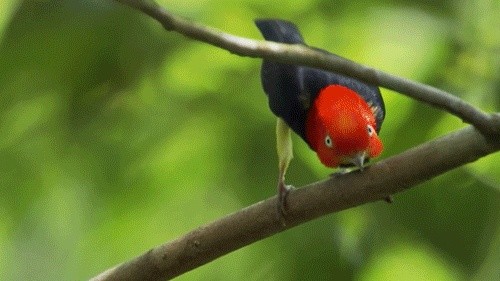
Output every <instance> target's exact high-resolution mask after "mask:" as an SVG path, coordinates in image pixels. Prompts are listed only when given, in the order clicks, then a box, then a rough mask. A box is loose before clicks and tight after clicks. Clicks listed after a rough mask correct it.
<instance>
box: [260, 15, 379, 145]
mask: <svg viewBox="0 0 500 281" xmlns="http://www.w3.org/2000/svg"><path fill="white" fill-rule="evenodd" d="M255 23H256V25H257V27H258V28H259V30H260V31H261V33H262V35H263V36H264V38H265V39H266V40H268V41H274V42H279V43H286V44H302V45H306V44H305V43H304V40H303V38H302V36H301V35H300V32H299V30H298V29H297V27H296V26H295V25H294V24H293V23H291V22H288V21H282V20H272V19H270V20H256V21H255ZM320 51H322V52H326V51H323V50H320ZM326 53H327V52H326ZM261 80H262V86H263V88H264V91H265V92H266V94H267V96H268V98H269V107H270V108H271V111H272V112H273V113H274V114H275V115H276V116H279V117H281V118H282V119H283V120H285V122H286V123H287V124H288V126H290V128H292V130H293V131H294V132H295V133H296V134H298V135H299V136H300V137H301V138H302V139H303V140H304V141H305V142H306V143H307V139H306V134H305V124H306V118H307V111H308V109H309V105H310V103H311V102H312V101H314V99H315V98H316V97H317V95H318V93H319V91H320V90H321V89H323V88H325V87H326V86H328V85H332V84H333V85H342V86H345V87H348V88H350V89H352V90H353V91H355V92H357V93H358V94H359V95H361V96H362V97H363V98H364V99H365V100H366V101H367V102H368V103H369V104H370V105H371V106H372V108H373V109H374V113H375V119H376V123H377V132H378V131H379V130H380V128H381V126H382V122H383V120H384V116H385V106H384V101H383V99H382V96H381V95H380V91H379V89H378V87H376V86H373V85H369V84H366V83H363V82H361V81H359V80H357V79H354V78H351V77H348V76H344V75H340V74H337V73H333V72H328V71H324V70H320V69H316V68H311V67H305V66H296V65H290V64H283V63H277V62H273V61H270V60H264V62H263V64H262V69H261Z"/></svg>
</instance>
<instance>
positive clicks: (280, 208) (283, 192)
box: [276, 181, 295, 225]
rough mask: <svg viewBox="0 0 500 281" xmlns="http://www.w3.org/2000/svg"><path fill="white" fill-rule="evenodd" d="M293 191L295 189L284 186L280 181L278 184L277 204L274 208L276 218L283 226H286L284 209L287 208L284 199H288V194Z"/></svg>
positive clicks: (290, 186)
mask: <svg viewBox="0 0 500 281" xmlns="http://www.w3.org/2000/svg"><path fill="white" fill-rule="evenodd" d="M293 189H295V187H293V186H292V185H285V183H284V182H281V181H280V182H279V183H278V202H277V206H276V207H277V213H278V218H279V220H280V221H281V223H282V224H283V225H286V222H285V215H286V209H287V208H288V206H287V200H286V199H287V197H288V193H290V191H291V190H293Z"/></svg>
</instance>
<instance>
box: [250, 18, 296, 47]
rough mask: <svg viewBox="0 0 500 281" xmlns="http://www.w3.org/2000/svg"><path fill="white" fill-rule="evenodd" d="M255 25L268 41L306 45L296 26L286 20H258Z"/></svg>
mask: <svg viewBox="0 0 500 281" xmlns="http://www.w3.org/2000/svg"><path fill="white" fill-rule="evenodd" d="M255 24H256V25H257V27H258V28H259V30H260V32H261V33H262V35H263V36H264V39H266V40H268V41H273V42H278V43H285V44H304V39H303V38H302V35H300V32H299V30H298V28H297V26H295V24H293V23H291V22H289V21H284V20H273V19H258V20H255Z"/></svg>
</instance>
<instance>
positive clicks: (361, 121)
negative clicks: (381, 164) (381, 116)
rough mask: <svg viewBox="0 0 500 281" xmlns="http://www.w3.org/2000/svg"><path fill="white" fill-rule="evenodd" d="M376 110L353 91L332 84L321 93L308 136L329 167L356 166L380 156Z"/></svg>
mask: <svg viewBox="0 0 500 281" xmlns="http://www.w3.org/2000/svg"><path fill="white" fill-rule="evenodd" d="M376 126H377V125H376V122H375V117H374V115H373V111H372V109H371V108H370V106H369V105H368V104H367V103H366V101H365V100H364V99H363V98H362V97H361V96H360V95H358V94H357V93H356V92H354V91H353V90H351V89H349V88H347V87H344V86H340V85H330V86H328V87H325V88H323V89H322V90H321V92H320V93H319V94H318V96H317V98H316V99H315V100H314V102H313V104H312V105H311V108H310V109H309V112H308V115H307V121H306V137H307V141H308V142H309V144H310V145H311V147H312V148H313V149H314V150H315V151H316V153H317V154H318V157H319V159H320V160H321V162H322V163H323V164H324V165H325V166H328V167H332V168H333V167H338V166H339V165H340V164H355V165H356V166H358V167H360V168H361V167H362V165H363V162H364V159H365V158H373V157H377V156H378V155H380V153H381V152H382V150H383V145H382V141H381V140H380V138H379V137H378V135H377V133H376V129H377V127H376Z"/></svg>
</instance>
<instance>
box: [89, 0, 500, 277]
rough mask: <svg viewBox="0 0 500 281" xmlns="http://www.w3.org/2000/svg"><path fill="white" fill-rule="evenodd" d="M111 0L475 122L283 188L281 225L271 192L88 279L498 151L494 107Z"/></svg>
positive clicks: (184, 256) (183, 261)
mask: <svg viewBox="0 0 500 281" xmlns="http://www.w3.org/2000/svg"><path fill="white" fill-rule="evenodd" d="M115 1H118V2H122V3H125V4H128V5H130V6H131V7H134V8H137V9H139V10H141V11H143V12H144V13H146V14H148V15H150V16H151V17H153V18H155V19H157V20H158V21H160V22H161V23H162V24H163V26H164V27H165V28H166V29H167V30H175V31H177V32H179V33H181V34H184V35H186V36H188V37H190V38H194V39H196V40H200V41H204V42H207V43H210V44H212V45H215V46H218V47H221V48H223V49H226V50H229V51H231V52H233V53H236V54H239V55H246V56H252V57H265V58H269V59H274V60H277V61H280V62H286V63H295V64H304V65H309V66H315V67H320V68H323V69H327V70H332V71H337V72H340V73H344V74H347V75H351V76H354V77H357V78H360V79H362V80H365V81H368V82H372V83H375V84H378V85H381V86H384V87H386V88H390V89H393V90H396V91H400V92H404V93H406V94H407V95H408V96H411V97H413V98H415V99H417V100H420V101H425V102H427V103H429V104H432V105H434V106H437V107H439V108H443V109H445V110H447V111H449V112H451V113H453V114H455V115H457V116H459V117H460V118H462V119H463V120H464V121H466V122H469V123H472V124H473V125H474V126H475V127H476V128H474V127H467V128H465V129H461V130H459V131H457V132H454V133H450V134H448V135H446V136H444V137H441V138H439V139H436V140H433V141H429V142H427V143H424V144H422V145H420V146H418V147H415V148H412V149H410V150H408V151H405V152H403V153H401V154H399V155H396V156H393V157H390V158H387V159H385V160H383V161H380V162H378V163H375V164H373V165H372V166H370V167H369V168H367V169H365V170H364V171H363V172H362V173H360V172H353V173H349V174H345V175H341V176H335V177H334V178H329V179H327V180H324V181H321V182H317V183H313V184H310V185H308V186H305V187H303V188H299V189H297V190H294V191H292V192H290V194H289V197H288V202H287V203H288V209H287V211H288V213H287V217H286V222H287V225H286V226H283V225H282V223H281V221H280V220H279V219H278V217H277V216H276V197H273V198H269V199H267V200H264V201H262V202H259V203H256V204H254V205H252V206H249V207H247V208H245V209H242V210H240V211H237V212H236V213H233V214H230V215H228V216H226V217H223V218H221V219H219V220H217V221H215V222H212V223H209V224H207V225H205V226H201V227H199V228H198V229H195V230H193V231H192V232H190V233H188V234H186V235H184V236H182V237H180V238H178V239H176V240H173V241H171V242H168V243H165V244H163V245H160V246H158V247H156V248H153V249H151V250H149V251H148V252H146V253H144V254H143V255H141V256H138V257H136V258H134V259H133V260H131V261H128V262H125V263H123V264H120V265H118V266H116V267H114V268H111V269H108V270H106V271H105V272H103V273H101V274H100V275H98V276H96V277H94V278H93V279H92V280H96V281H97V280H164V279H167V278H173V277H176V276H179V275H181V274H183V273H185V272H187V271H189V270H192V269H194V268H196V267H199V266H201V265H203V264H206V263H208V262H210V261H212V260H214V259H216V258H218V257H220V256H223V255H225V254H227V253H229V252H231V251H234V250H237V249H239V248H241V247H244V246H246V245H249V244H251V243H253V242H256V241H258V240H260V239H263V238H265V237H269V236H271V235H274V234H276V233H279V232H281V231H284V230H286V229H288V228H291V227H294V226H296V225H299V224H302V223H304V222H307V221H309V220H312V219H314V218H317V217H320V216H323V215H326V214H329V213H333V212H338V211H341V210H345V209H348V208H352V207H355V206H358V205H362V204H365V203H368V202H373V201H376V200H380V199H381V198H385V197H386V196H388V195H391V194H394V193H397V192H401V191H403V190H405V189H408V188H411V187H412V186H415V185H416V184H419V183H422V182H424V181H426V180H429V179H431V178H433V177H435V176H437V175H440V174H443V173H445V172H447V171H449V170H452V169H454V168H457V167H459V166H462V165H465V164H467V163H470V162H473V161H476V160H477V159H479V158H481V157H483V156H486V155H488V154H491V153H494V152H497V151H499V150H500V114H498V113H496V114H490V115H489V114H486V113H484V112H482V111H480V110H478V109H476V108H475V107H473V106H472V105H470V104H468V103H466V102H464V101H462V100H460V99H459V98H457V97H455V96H453V95H450V94H448V93H446V92H443V91H441V90H438V89H435V88H432V87H429V86H426V85H423V84H419V83H416V82H412V81H409V80H405V79H402V78H398V77H395V76H392V75H389V74H386V73H383V72H381V71H378V70H375V69H372V68H369V67H366V66H363V65H359V64H356V63H354V62H352V61H349V60H346V59H343V58H340V57H337V56H335V55H331V54H330V55H328V54H324V53H321V52H317V51H315V50H313V49H310V48H306V47H301V46H289V45H282V44H277V43H271V42H261V41H255V40H250V39H245V38H240V37H236V36H233V35H229V34H225V33H223V32H220V31H217V30H215V29H211V28H207V27H204V26H201V25H198V24H195V23H191V22H189V21H186V20H184V19H181V18H178V17H175V16H173V15H171V14H169V13H167V12H166V11H165V10H163V9H162V8H161V7H159V6H158V5H157V4H155V3H154V2H152V1H148V0H142V1H141V0H137V1H134V0H115ZM310 202H314V204H310Z"/></svg>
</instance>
